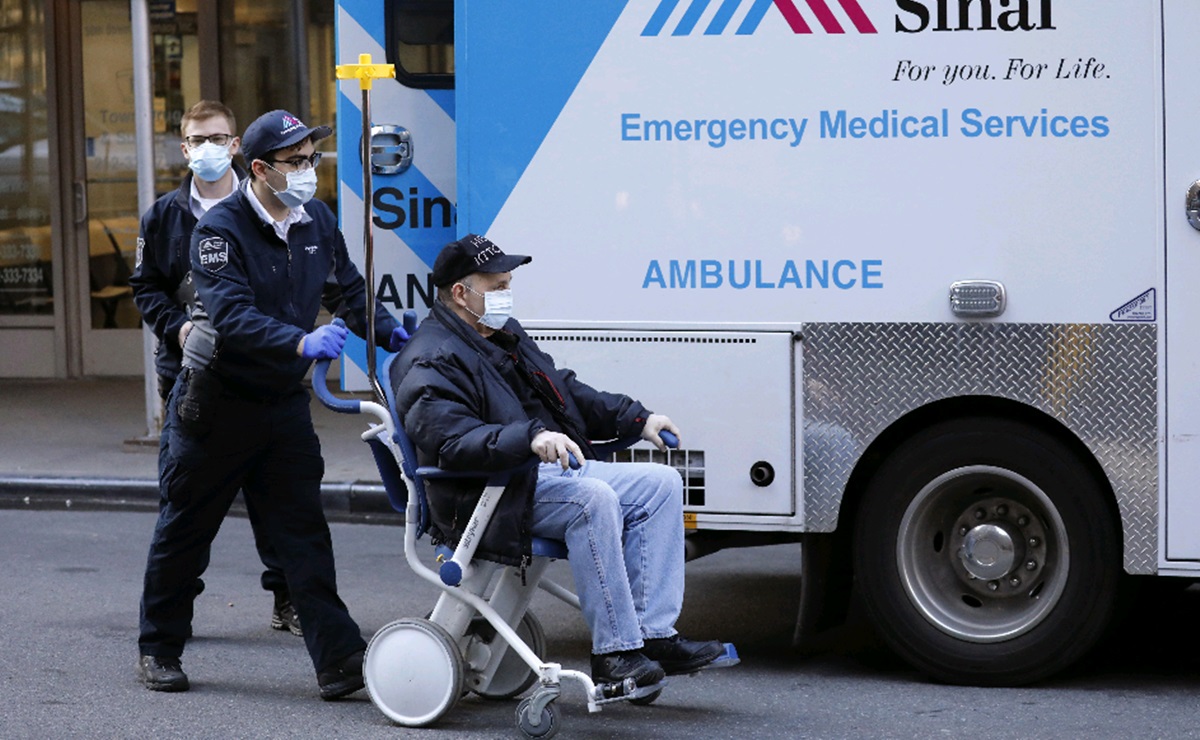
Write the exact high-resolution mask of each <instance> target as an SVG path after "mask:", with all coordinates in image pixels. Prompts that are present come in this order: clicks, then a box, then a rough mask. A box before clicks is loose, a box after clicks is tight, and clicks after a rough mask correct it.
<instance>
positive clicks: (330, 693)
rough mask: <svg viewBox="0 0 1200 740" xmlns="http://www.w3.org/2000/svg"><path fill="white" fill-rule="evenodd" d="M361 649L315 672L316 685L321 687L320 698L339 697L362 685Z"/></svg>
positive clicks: (330, 698)
mask: <svg viewBox="0 0 1200 740" xmlns="http://www.w3.org/2000/svg"><path fill="white" fill-rule="evenodd" d="M362 664H363V651H362V650H359V651H358V652H357V653H352V654H351V655H350V656H349V657H346V658H343V659H342V660H340V661H338V662H337V663H334V664H333V666H332V667H330V668H329V669H327V670H324V671H321V672H320V673H318V674H317V685H318V686H320V687H321V698H322V699H324V700H325V701H332V700H333V699H341V698H342V697H343V696H346V695H347V694H353V693H354V692H355V691H358V690H359V689H361V688H362V687H363V675H362Z"/></svg>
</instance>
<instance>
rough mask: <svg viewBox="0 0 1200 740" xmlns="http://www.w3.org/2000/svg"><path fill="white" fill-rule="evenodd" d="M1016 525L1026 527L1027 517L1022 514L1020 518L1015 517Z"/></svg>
mask: <svg viewBox="0 0 1200 740" xmlns="http://www.w3.org/2000/svg"><path fill="white" fill-rule="evenodd" d="M1017 524H1020V525H1021V526H1022V527H1025V526H1028V525H1029V517H1027V516H1025V515H1023V514H1022V515H1021V516H1019V517H1017Z"/></svg>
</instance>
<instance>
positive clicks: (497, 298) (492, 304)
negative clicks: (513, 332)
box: [459, 283, 513, 329]
mask: <svg viewBox="0 0 1200 740" xmlns="http://www.w3.org/2000/svg"><path fill="white" fill-rule="evenodd" d="M459 285H461V286H463V287H464V288H466V289H467V290H470V291H471V292H472V293H474V294H475V295H477V296H482V297H483V315H482V316H480V315H479V314H477V313H475V312H474V311H472V310H471V309H469V308H468V309H467V312H468V313H470V314H471V315H472V316H474V317H475V318H477V319H479V323H481V324H483V325H484V326H486V327H488V328H489V329H503V328H504V325H505V324H507V323H508V320H509V319H510V318H512V309H513V297H512V290H511V289H505V290H489V291H488V292H486V293H480V292H479V291H476V290H471V287H470V286H468V285H467V284H466V283H459Z"/></svg>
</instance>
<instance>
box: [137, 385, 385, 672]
mask: <svg viewBox="0 0 1200 740" xmlns="http://www.w3.org/2000/svg"><path fill="white" fill-rule="evenodd" d="M185 391H186V383H185V382H182V381H181V382H177V383H176V384H175V388H174V389H173V390H172V392H171V402H170V403H169V404H168V409H167V416H168V419H170V421H169V422H168V425H169V427H170V440H169V443H168V444H169V450H168V455H167V461H166V465H165V466H164V470H163V476H162V479H161V480H160V483H159V485H160V487H161V488H162V492H163V497H164V498H165V499H166V504H165V505H164V506H163V507H162V508H161V510H160V511H159V516H158V523H157V525H156V526H155V530H154V537H153V539H152V540H151V543H150V554H149V556H148V558H147V561H146V576H145V582H144V587H143V593H142V604H141V625H140V632H141V633H140V637H139V639H138V645H139V647H140V649H141V653H142V654H144V655H157V656H160V657H167V658H172V657H179V656H180V655H182V653H183V647H184V643H185V642H186V640H187V637H188V635H189V634H190V632H191V621H192V607H193V600H194V598H195V581H196V578H197V577H198V576H199V575H200V573H201V572H202V570H203V567H204V565H205V560H206V557H207V553H208V550H209V547H210V546H211V544H212V541H213V538H214V537H216V534H217V531H218V530H219V529H220V527H221V522H222V520H223V519H224V518H225V514H226V513H227V512H228V510H229V506H230V504H231V503H232V502H233V499H234V497H235V496H236V495H237V492H238V489H239V488H240V489H241V490H242V493H243V495H244V496H245V498H246V500H247V502H252V503H251V505H252V506H254V507H255V508H256V509H257V511H258V514H259V517H260V521H261V524H262V527H263V530H264V532H265V533H266V535H267V537H268V538H269V539H270V541H271V543H272V545H273V546H274V548H275V550H276V552H278V553H279V558H280V561H281V563H282V565H283V571H284V575H285V577H286V579H287V585H288V588H289V590H290V591H291V598H292V603H293V605H294V606H295V607H296V612H297V614H298V615H299V617H300V625H301V628H302V629H303V630H304V641H305V644H306V645H307V647H308V652H309V655H310V656H311V658H312V662H313V666H314V667H315V668H316V669H317V671H318V672H320V671H322V670H324V669H326V668H329V667H331V666H332V665H333V664H335V663H337V662H338V661H340V660H342V659H343V658H345V657H346V656H348V655H350V654H351V653H354V652H356V651H358V650H362V649H364V648H365V647H366V643H365V642H364V641H363V639H362V634H361V632H360V631H359V628H358V625H357V624H355V622H354V620H353V619H352V618H351V617H350V613H349V612H348V611H347V609H346V605H345V604H344V603H342V600H341V599H340V598H339V597H338V594H337V580H336V574H335V569H334V560H333V543H332V540H331V538H330V535H329V525H328V524H327V523H326V521H325V513H324V511H323V510H322V508H321V501H320V488H321V477H322V476H323V475H324V468H325V466H324V461H323V460H322V459H321V447H320V441H319V440H318V439H317V435H316V432H315V431H314V430H313V426H312V417H311V415H310V413H309V407H308V403H309V400H308V396H307V394H305V393H304V392H298V393H296V394H293V395H291V396H288V397H286V398H284V399H282V400H280V401H279V402H277V403H273V404H263V403H257V402H252V401H245V400H240V399H234V398H229V397H225V396H222V397H221V398H220V399H218V400H217V401H215V404H216V407H215V408H214V410H213V415H212V424H211V428H210V429H209V430H208V432H206V433H205V434H203V435H201V436H199V437H194V436H192V435H189V434H187V433H186V432H184V431H183V429H182V428H181V427H180V426H179V424H178V419H177V418H175V414H176V412H175V409H174V407H175V403H174V402H173V401H174V399H175V398H176V397H177V396H178V395H179V394H180V393H182V392H185Z"/></svg>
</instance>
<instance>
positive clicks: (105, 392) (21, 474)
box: [0, 377, 402, 523]
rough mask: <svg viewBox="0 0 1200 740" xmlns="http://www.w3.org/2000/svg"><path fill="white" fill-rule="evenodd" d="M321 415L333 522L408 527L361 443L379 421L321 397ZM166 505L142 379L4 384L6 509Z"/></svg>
mask: <svg viewBox="0 0 1200 740" xmlns="http://www.w3.org/2000/svg"><path fill="white" fill-rule="evenodd" d="M339 395H343V396H344V395H346V394H339ZM356 397H359V398H363V399H366V398H367V397H368V396H367V395H366V394H356ZM312 415H313V424H314V426H315V427H316V430H317V435H318V436H319V437H320V439H321V451H322V454H323V456H324V458H325V480H324V482H323V483H322V486H321V495H322V500H323V502H324V504H325V511H326V514H327V515H328V517H329V518H330V519H331V520H340V521H378V522H388V523H394V522H397V521H402V516H401V515H400V514H399V513H397V512H395V511H394V510H393V509H392V507H391V506H390V504H389V503H388V501H387V495H386V493H385V492H384V489H383V485H382V484H381V482H380V477H379V472H378V470H377V469H376V468H375V463H374V460H373V459H372V457H371V452H370V449H369V448H368V446H367V445H366V444H365V443H364V442H363V441H362V439H361V436H360V435H361V434H362V432H363V431H365V430H366V429H367V426H368V420H369V419H371V418H372V417H368V416H363V415H357V414H338V413H334V412H332V411H330V410H329V409H327V408H325V407H324V406H322V405H321V403H320V402H319V401H317V400H316V398H315V397H314V398H313V401H312ZM158 498H159V495H158V441H157V438H156V437H155V438H148V437H147V429H146V405H145V391H144V389H143V380H142V378H140V377H138V378H89V379H84V380H24V379H0V508H50V509H61V508H73V507H74V508H92V509H95V508H113V509H127V510H152V509H157V508H158ZM238 506H240V504H238V505H235V510H236V508H237V507H238Z"/></svg>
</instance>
